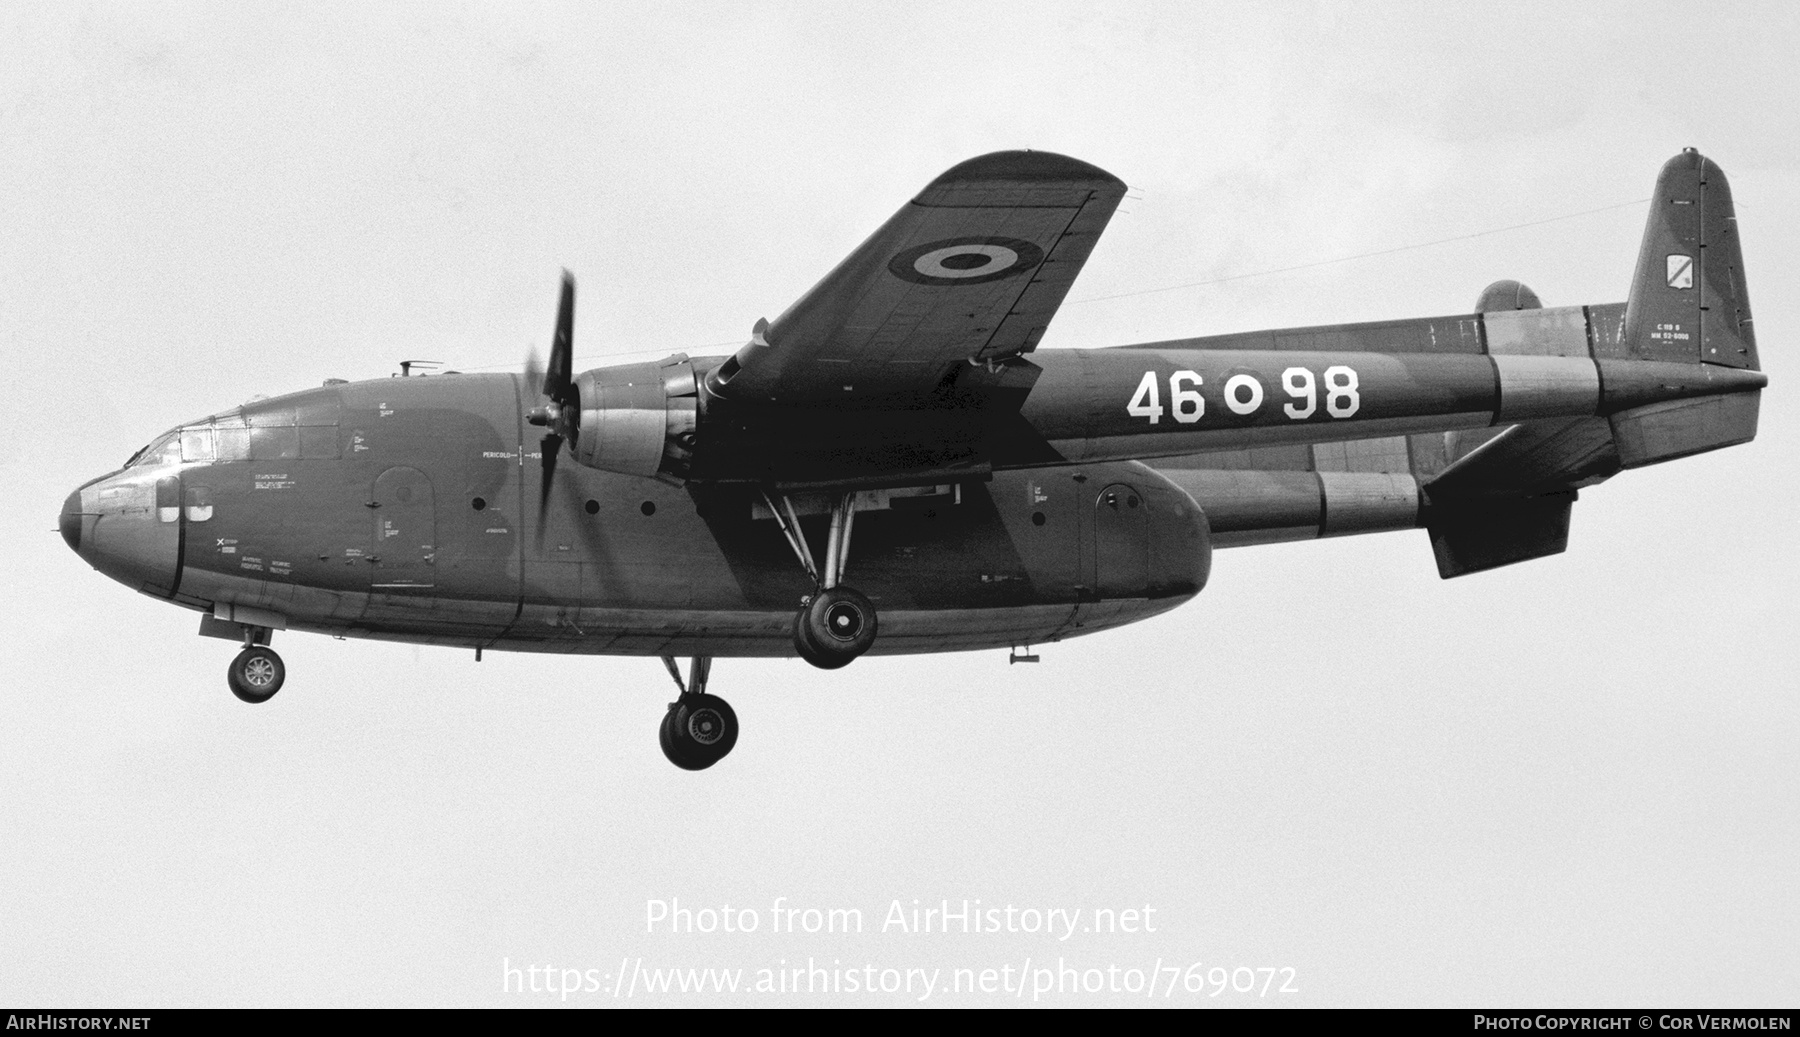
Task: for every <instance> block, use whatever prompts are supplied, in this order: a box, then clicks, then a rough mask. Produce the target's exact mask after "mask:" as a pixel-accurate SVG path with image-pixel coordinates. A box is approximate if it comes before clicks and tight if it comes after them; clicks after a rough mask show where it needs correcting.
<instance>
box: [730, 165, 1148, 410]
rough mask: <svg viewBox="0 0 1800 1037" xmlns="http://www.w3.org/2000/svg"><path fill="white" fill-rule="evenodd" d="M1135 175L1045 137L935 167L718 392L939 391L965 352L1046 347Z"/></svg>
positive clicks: (763, 398) (744, 352) (762, 329)
mask: <svg viewBox="0 0 1800 1037" xmlns="http://www.w3.org/2000/svg"><path fill="white" fill-rule="evenodd" d="M1124 193H1125V184H1124V183H1123V182H1121V181H1120V180H1119V179H1118V178H1117V177H1114V176H1113V175H1112V174H1110V173H1107V172H1106V171H1104V170H1102V169H1098V168H1096V167H1094V166H1090V165H1088V164H1087V163H1085V162H1080V161H1077V160H1075V159H1072V158H1067V157H1064V156H1062V155H1053V154H1050V153H1049V152H1043V151H1000V152H995V153H994V154H991V155H983V156H982V157H980V158H974V159H970V160H969V161H967V162H964V163H962V164H961V165H958V166H955V167H953V168H952V169H950V170H949V171H948V172H946V173H944V175H942V176H940V177H938V178H937V179H936V180H934V181H932V182H931V184H930V186H928V187H926V188H925V190H924V191H923V192H921V193H920V194H919V196H918V197H917V198H915V199H913V200H912V202H911V203H910V204H908V205H907V206H905V207H904V208H902V209H901V210H900V211H899V212H897V213H895V214H894V216H893V218H892V219H890V220H888V221H887V223H886V224H884V225H883V226H882V228H881V229H880V230H878V231H876V232H875V233H874V234H873V235H872V236H871V237H870V238H869V240H867V241H865V242H863V243H862V245H861V246H859V247H858V248H857V250H856V251H855V252H853V253H851V254H850V257H849V258H848V259H845V260H844V261H843V262H842V263H840V264H839V265H838V267H837V269H835V270H833V271H832V272H831V273H829V274H827V275H826V276H825V279H824V280H822V281H820V282H819V283H818V284H817V285H815V286H814V287H813V289H812V290H811V291H809V292H807V293H806V294H805V295H804V296H802V297H801V298H800V300H799V301H798V302H796V303H794V304H793V305H792V306H790V307H789V308H788V310H787V312H785V313H783V314H782V315H781V316H780V317H779V318H777V319H776V320H775V322H774V323H773V324H767V325H765V324H758V326H757V333H756V335H755V336H754V338H753V339H752V341H751V342H750V344H749V345H746V346H745V347H744V348H743V349H741V350H739V352H738V354H737V355H736V356H735V357H733V358H731V359H730V360H728V361H726V363H725V364H723V365H721V366H720V367H719V368H718V369H717V370H716V371H715V373H714V375H713V377H712V379H711V385H712V388H713V390H714V392H716V393H717V394H719V395H720V396H723V397H727V398H730V399H734V400H741V401H744V402H746V403H748V402H759V403H760V402H772V403H781V404H817V403H831V402H851V401H854V402H857V403H864V402H867V401H869V400H871V399H876V398H885V399H894V398H904V397H907V396H911V395H914V394H923V393H927V392H929V391H931V390H932V389H933V388H935V387H936V386H938V385H939V384H940V383H942V382H943V381H944V379H945V377H946V376H947V374H948V373H949V372H950V370H951V368H953V367H954V365H957V364H961V363H964V362H966V361H971V360H973V361H991V360H1000V359H1004V358H1006V357H1010V356H1017V355H1018V354H1020V353H1028V352H1030V351H1031V350H1032V349H1033V348H1034V347H1036V345H1037V342H1038V339H1039V338H1040V337H1042V336H1043V333H1044V328H1045V327H1046V326H1047V325H1048V324H1049V323H1050V318H1051V316H1053V315H1054V314H1055V313H1056V308H1057V307H1058V306H1059V305H1061V303H1062V300H1063V296H1065V295H1066V294H1068V291H1069V285H1070V283H1072V282H1073V281H1074V280H1075V275H1076V274H1078V273H1080V272H1081V266H1082V264H1083V263H1084V262H1086V261H1087V257H1088V254H1089V253H1090V252H1092V251H1093V248H1094V244H1095V242H1096V241H1097V240H1098V239H1099V237H1100V232H1101V231H1102V230H1104V229H1105V228H1106V224H1107V221H1108V220H1109V219H1111V218H1112V214H1113V210H1114V209H1115V208H1117V207H1118V204H1119V199H1120V198H1121V197H1123V195H1124Z"/></svg>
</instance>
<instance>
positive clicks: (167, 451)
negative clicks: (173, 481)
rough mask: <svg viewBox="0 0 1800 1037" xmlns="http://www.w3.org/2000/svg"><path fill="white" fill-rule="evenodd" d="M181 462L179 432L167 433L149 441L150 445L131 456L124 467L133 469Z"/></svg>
mask: <svg viewBox="0 0 1800 1037" xmlns="http://www.w3.org/2000/svg"><path fill="white" fill-rule="evenodd" d="M180 460H181V439H180V433H179V432H169V433H166V434H164V435H163V436H161V437H159V438H157V439H155V440H153V441H151V443H150V445H149V446H147V447H145V448H144V449H142V450H139V451H138V452H137V453H135V454H132V455H131V460H129V461H126V462H125V467H127V468H135V467H137V466H139V465H153V464H175V463H177V462H179V461H180Z"/></svg>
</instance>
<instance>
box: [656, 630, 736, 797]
mask: <svg viewBox="0 0 1800 1037" xmlns="http://www.w3.org/2000/svg"><path fill="white" fill-rule="evenodd" d="M662 661H663V665H664V666H666V667H668V668H669V676H670V677H673V678H675V686H676V687H677V688H680V689H681V697H680V698H678V699H676V700H675V701H674V702H671V703H669V711H668V712H667V713H665V714H663V719H662V729H661V731H660V732H659V735H660V740H661V742H662V751H663V755H664V756H667V757H668V758H669V762H670V763H672V764H674V765H675V766H677V767H680V768H681V769H683V770H689V771H703V770H705V769H706V768H708V767H711V766H712V765H713V764H715V763H718V762H719V761H720V760H723V759H724V758H725V754H727V753H729V752H731V747H732V746H734V745H736V744H737V737H738V721H737V714H736V713H735V712H733V711H732V709H731V704H730V703H729V702H726V701H725V700H724V699H722V698H719V697H718V696H717V695H708V694H707V693H706V678H707V677H708V675H710V674H711V673H712V656H710V655H696V656H694V659H693V662H692V664H690V666H689V667H688V679H687V683H685V684H683V683H682V681H681V670H680V669H679V668H678V667H676V665H675V657H674V656H672V655H665V656H663V657H662Z"/></svg>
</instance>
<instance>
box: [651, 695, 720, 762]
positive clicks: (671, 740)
mask: <svg viewBox="0 0 1800 1037" xmlns="http://www.w3.org/2000/svg"><path fill="white" fill-rule="evenodd" d="M657 741H658V742H660V743H661V744H662V751H663V755H664V756H666V757H668V759H669V762H670V763H672V764H674V765H675V766H677V767H680V768H681V769H682V770H684V771H698V770H704V769H706V768H707V767H708V766H711V764H710V763H700V762H699V761H698V759H697V758H696V757H695V756H694V754H693V752H692V750H691V748H690V747H689V746H687V745H685V744H683V743H681V742H679V741H677V740H676V737H675V707H674V706H670V707H669V711H668V712H667V713H664V714H663V718H662V725H661V726H660V727H659V728H658V729H657Z"/></svg>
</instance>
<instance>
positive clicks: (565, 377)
mask: <svg viewBox="0 0 1800 1037" xmlns="http://www.w3.org/2000/svg"><path fill="white" fill-rule="evenodd" d="M574 336H575V275H573V274H571V273H569V272H568V271H567V270H564V271H563V274H562V298H561V299H560V300H559V301H558V302H557V305H556V337H555V339H553V340H552V341H551V344H550V366H549V368H548V369H547V370H546V369H544V368H543V367H542V365H540V364H539V363H538V356H537V349H536V348H535V347H533V349H532V350H531V352H530V353H529V354H528V355H527V356H526V358H525V378H526V380H527V381H534V382H538V383H539V385H540V388H539V390H538V394H539V395H540V396H542V397H543V401H544V402H542V403H540V404H538V405H537V406H536V407H533V408H531V410H530V412H529V413H527V414H526V415H525V420H526V421H528V422H530V423H531V424H533V425H537V426H539V427H540V428H543V429H544V430H545V431H544V438H543V441H542V443H541V444H540V447H539V453H540V455H541V462H542V467H541V471H540V474H539V481H538V511H537V535H538V540H539V541H542V540H543V539H544V518H545V513H546V512H545V509H546V506H547V505H548V504H549V502H550V484H551V482H552V481H554V480H555V478H556V461H557V458H559V457H560V456H562V448H563V443H564V442H566V441H568V440H571V439H574V438H575V434H576V432H577V429H578V426H577V422H578V421H579V420H580V416H581V397H580V394H578V393H577V392H576V391H575V380H574V376H573V372H572V368H573V365H574Z"/></svg>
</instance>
